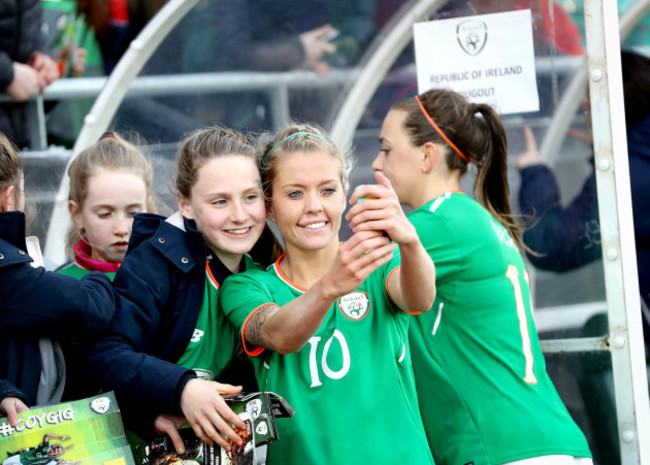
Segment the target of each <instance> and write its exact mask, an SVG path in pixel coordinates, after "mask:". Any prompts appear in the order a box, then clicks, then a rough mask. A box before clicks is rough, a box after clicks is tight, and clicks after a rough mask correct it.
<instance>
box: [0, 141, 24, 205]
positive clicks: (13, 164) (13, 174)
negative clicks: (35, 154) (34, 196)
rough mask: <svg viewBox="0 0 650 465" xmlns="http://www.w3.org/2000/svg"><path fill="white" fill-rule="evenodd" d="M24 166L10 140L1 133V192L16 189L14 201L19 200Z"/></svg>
mask: <svg viewBox="0 0 650 465" xmlns="http://www.w3.org/2000/svg"><path fill="white" fill-rule="evenodd" d="M22 177H23V164H22V162H21V161H20V157H19V156H18V154H17V152H16V148H15V147H14V145H13V144H12V143H11V141H10V140H9V138H8V137H7V136H5V135H4V134H3V133H1V132H0V192H2V191H4V190H5V189H6V188H8V187H11V186H13V187H14V194H13V195H14V200H18V194H19V192H20V180H21V179H22Z"/></svg>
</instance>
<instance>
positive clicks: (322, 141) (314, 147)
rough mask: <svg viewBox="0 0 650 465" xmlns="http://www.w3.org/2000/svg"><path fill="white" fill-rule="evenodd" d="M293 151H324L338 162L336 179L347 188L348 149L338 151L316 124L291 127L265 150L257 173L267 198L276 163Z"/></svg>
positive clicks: (351, 162)
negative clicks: (339, 179)
mask: <svg viewBox="0 0 650 465" xmlns="http://www.w3.org/2000/svg"><path fill="white" fill-rule="evenodd" d="M295 152H325V153H329V154H330V155H332V156H333V157H335V158H337V159H338V160H339V161H340V168H339V176H340V178H341V184H343V189H345V191H346V192H347V191H348V190H349V188H350V172H351V171H352V167H353V166H354V162H353V159H352V156H351V155H350V153H349V150H345V151H343V152H342V151H340V150H339V149H338V148H337V147H336V145H334V142H332V140H331V139H330V138H329V136H328V135H327V133H326V132H325V131H324V130H323V129H322V128H321V127H320V126H318V125H315V124H296V123H294V124H291V125H289V126H288V127H287V128H286V129H285V130H284V131H282V132H280V133H278V134H277V135H276V136H275V137H274V138H273V140H272V141H271V142H269V143H268V144H266V146H265V147H264V154H263V158H262V164H261V168H260V171H261V173H262V180H263V184H264V192H265V194H267V197H271V196H272V192H271V185H272V183H273V179H275V177H276V176H277V172H276V170H277V165H278V162H279V161H280V160H281V159H282V158H284V157H285V156H286V155H290V154H292V153H295Z"/></svg>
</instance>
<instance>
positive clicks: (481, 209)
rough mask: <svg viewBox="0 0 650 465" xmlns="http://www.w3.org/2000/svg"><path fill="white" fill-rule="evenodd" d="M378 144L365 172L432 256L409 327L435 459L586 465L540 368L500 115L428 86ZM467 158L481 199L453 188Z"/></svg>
mask: <svg viewBox="0 0 650 465" xmlns="http://www.w3.org/2000/svg"><path fill="white" fill-rule="evenodd" d="M380 142H381V147H382V148H381V151H380V152H379V154H378V155H377V158H376V159H375V161H374V163H373V165H372V166H373V169H375V170H376V172H381V173H383V174H384V175H386V176H387V177H388V178H389V179H390V180H391V183H392V185H393V186H394V188H395V192H396V193H397V196H398V197H399V200H400V202H401V203H402V204H404V205H407V206H409V207H411V208H413V212H411V213H410V214H409V217H408V218H409V220H410V221H411V222H412V223H413V225H415V228H416V229H417V232H418V235H419V236H420V240H421V241H422V243H423V244H424V247H425V248H426V250H427V252H428V253H429V255H430V256H431V258H432V259H433V261H434V262H435V264H436V289H437V291H438V294H437V297H436V301H435V303H434V305H433V309H432V311H431V312H429V313H428V314H426V315H423V316H422V317H420V318H417V319H414V320H413V321H412V322H411V327H410V339H411V346H412V350H413V368H414V371H415V380H416V383H417V389H418V398H419V402H420V411H421V413H422V418H423V420H424V426H425V429H426V432H427V437H428V439H429V444H430V447H431V450H432V452H433V455H434V458H435V460H436V464H438V465H450V464H459V463H461V464H465V463H473V464H474V465H488V464H490V465H497V464H505V463H517V464H522V465H523V464H527V463H530V464H533V463H534V464H540V465H543V464H548V465H551V464H553V465H560V464H565V463H566V464H574V463H590V462H591V460H590V457H591V454H590V452H589V449H588V447H587V441H586V440H585V437H584V435H583V434H582V432H581V431H580V429H579V428H578V426H577V425H576V424H575V423H574V421H573V420H572V419H571V417H570V416H569V413H568V412H567V410H566V408H565V407H564V405H563V404H562V400H561V399H560V397H559V395H558V394H557V392H556V390H555V388H554V386H553V384H552V382H551V380H550V378H549V376H548V374H547V373H546V365H545V362H544V355H543V354H542V351H541V348H540V345H539V339H538V336H537V332H536V330H535V322H534V320H533V315H532V309H531V302H530V293H529V287H528V273H527V272H526V267H525V264H524V261H523V258H522V255H521V252H522V243H521V239H520V236H519V231H518V229H517V225H516V223H515V222H514V220H513V217H512V211H511V208H510V201H509V188H508V182H507V177H506V174H507V166H506V156H507V151H506V136H505V131H504V128H503V125H502V124H501V120H500V118H499V116H498V114H497V113H496V112H495V111H494V109H492V108H491V107H490V106H489V105H486V104H474V103H470V102H468V101H467V100H466V99H465V98H464V97H462V96H461V95H460V94H458V93H456V92H453V91H449V90H437V89H436V90H430V91H428V92H426V93H424V94H422V95H421V96H419V97H416V98H415V99H413V98H410V99H406V100H404V101H401V102H399V103H397V104H396V105H395V106H393V107H392V109H391V110H390V112H389V113H388V115H387V116H386V119H385V120H384V124H383V127H382V130H381V137H380ZM469 164H472V165H474V167H475V168H476V172H477V178H476V185H475V189H474V191H475V195H476V199H477V201H475V200H473V199H472V198H471V197H470V196H468V195H466V194H464V193H463V192H461V189H460V179H461V177H462V176H463V175H464V174H465V173H466V172H467V170H468V165H469ZM352 224H354V221H353V223H352Z"/></svg>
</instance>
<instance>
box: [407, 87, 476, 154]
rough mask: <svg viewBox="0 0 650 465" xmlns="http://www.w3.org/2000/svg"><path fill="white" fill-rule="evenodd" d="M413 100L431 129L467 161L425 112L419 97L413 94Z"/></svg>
mask: <svg viewBox="0 0 650 465" xmlns="http://www.w3.org/2000/svg"><path fill="white" fill-rule="evenodd" d="M415 101H416V102H418V105H419V106H420V110H422V114H424V117H425V118H426V119H427V121H429V124H430V125H431V127H432V128H433V129H435V130H436V132H437V133H438V134H440V137H442V138H443V139H444V141H445V142H447V144H449V147H451V148H452V149H454V150H455V151H456V153H457V154H458V156H460V158H462V159H463V160H464V161H465V163H469V158H467V157H466V156H465V155H464V154H463V152H461V151H460V149H459V148H458V147H456V145H455V144H454V143H453V142H452V141H451V140H449V138H448V137H447V136H446V135H445V133H444V132H442V129H440V128H439V127H438V125H437V124H436V122H435V121H433V118H431V116H429V113H427V110H425V108H424V105H422V102H421V101H420V97H418V96H417V95H416V96H415ZM472 105H476V104H472Z"/></svg>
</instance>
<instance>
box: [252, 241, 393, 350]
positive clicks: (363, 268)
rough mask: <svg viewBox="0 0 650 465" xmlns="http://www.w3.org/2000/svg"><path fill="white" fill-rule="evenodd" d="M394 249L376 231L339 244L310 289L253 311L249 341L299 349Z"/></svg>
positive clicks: (281, 347) (275, 347) (274, 348)
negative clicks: (329, 264)
mask: <svg viewBox="0 0 650 465" xmlns="http://www.w3.org/2000/svg"><path fill="white" fill-rule="evenodd" d="M394 249H395V245H394V244H391V243H389V241H388V239H387V238H385V237H383V236H382V235H381V234H380V233H377V232H376V231H364V232H360V233H357V234H355V235H354V236H352V237H351V238H350V239H349V240H348V241H346V242H345V243H344V244H342V245H341V246H340V247H339V250H338V252H337V255H336V259H335V262H334V264H333V265H332V267H331V268H330V269H329V270H328V271H327V273H325V275H323V276H322V277H321V278H320V279H319V280H318V281H317V282H316V283H315V284H314V285H313V286H312V287H310V288H309V290H308V291H307V292H305V293H304V294H303V295H301V296H300V297H298V298H296V299H294V300H292V301H291V302H289V303H288V304H286V305H283V306H282V307H279V306H277V305H274V304H268V305H264V306H262V307H261V308H259V309H258V310H257V311H256V312H255V313H253V314H252V316H251V317H250V319H249V321H248V322H247V324H246V326H245V329H244V336H245V338H246V341H247V342H248V343H250V344H252V345H255V346H258V347H263V348H267V349H271V350H274V351H276V352H279V353H281V354H288V353H291V352H297V351H299V350H300V349H302V347H303V346H304V345H305V344H306V343H307V341H308V340H309V338H310V337H311V336H313V335H314V333H316V331H317V330H318V328H319V327H320V325H321V323H322V322H323V319H324V318H325V315H326V314H327V312H328V311H329V309H330V307H331V306H332V304H333V303H334V301H335V300H336V299H337V298H338V297H340V296H342V295H345V294H347V293H349V292H352V291H354V290H355V289H356V288H357V287H359V285H360V284H361V283H362V282H363V281H364V280H365V279H366V278H367V277H368V275H370V273H372V272H373V271H375V270H376V269H377V268H379V267H380V266H382V265H383V264H385V263H387V262H388V261H389V260H390V259H391V258H392V257H393V250H394ZM369 250H372V251H371V252H368V251H369ZM365 252H368V253H365Z"/></svg>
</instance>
